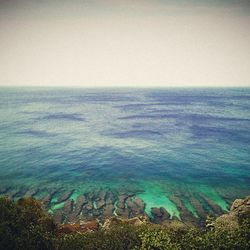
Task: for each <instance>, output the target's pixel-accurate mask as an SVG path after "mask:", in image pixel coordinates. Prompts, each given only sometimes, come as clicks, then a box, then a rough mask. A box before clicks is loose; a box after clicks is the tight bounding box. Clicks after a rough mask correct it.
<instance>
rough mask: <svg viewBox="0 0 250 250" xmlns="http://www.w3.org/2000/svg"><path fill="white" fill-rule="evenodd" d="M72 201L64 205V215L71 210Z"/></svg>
mask: <svg viewBox="0 0 250 250" xmlns="http://www.w3.org/2000/svg"><path fill="white" fill-rule="evenodd" d="M73 204H74V200H67V201H66V202H65V203H64V207H63V211H64V213H65V214H66V215H68V214H70V213H71V212H72V209H73Z"/></svg>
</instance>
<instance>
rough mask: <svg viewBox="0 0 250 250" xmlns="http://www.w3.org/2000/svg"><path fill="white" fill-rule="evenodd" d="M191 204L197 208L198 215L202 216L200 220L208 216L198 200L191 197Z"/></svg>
mask: <svg viewBox="0 0 250 250" xmlns="http://www.w3.org/2000/svg"><path fill="white" fill-rule="evenodd" d="M190 202H191V204H192V205H193V207H194V208H195V210H196V212H197V213H198V215H199V216H200V218H202V219H205V218H206V216H207V213H206V212H205V210H204V209H203V207H202V205H201V203H200V202H199V200H197V199H196V198H194V197H193V196H191V197H190Z"/></svg>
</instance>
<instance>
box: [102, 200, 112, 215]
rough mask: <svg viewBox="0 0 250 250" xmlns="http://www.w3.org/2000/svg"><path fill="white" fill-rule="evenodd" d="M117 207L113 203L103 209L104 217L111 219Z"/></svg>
mask: <svg viewBox="0 0 250 250" xmlns="http://www.w3.org/2000/svg"><path fill="white" fill-rule="evenodd" d="M114 210H115V206H114V204H112V203H109V204H106V206H104V208H103V216H104V217H111V216H113V215H114V214H113V213H114Z"/></svg>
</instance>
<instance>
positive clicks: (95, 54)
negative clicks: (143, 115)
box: [0, 0, 250, 87]
mask: <svg viewBox="0 0 250 250" xmlns="http://www.w3.org/2000/svg"><path fill="white" fill-rule="evenodd" d="M0 85H2V86H3V85H4V86H21V85H32V86H82V87H98V86H103V87H104V86H115V87H119V86H128V87H133V86H134V87H154V86H162V87H178V86H249V87H250V1H249V0H246V1H244V0H208V1H205V0H189V1H188V0H187V1H184V0H179V1H177V0H176V1H174V0H172V1H171V0H165V1H164V0H134V1H132V0H123V1H122V0H82V1H81V0H68V1H67V0H54V1H53V0H37V1H35V0H33V1H32V0H16V1H15V0H0Z"/></svg>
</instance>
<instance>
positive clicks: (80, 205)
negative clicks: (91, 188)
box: [75, 195, 88, 215]
mask: <svg viewBox="0 0 250 250" xmlns="http://www.w3.org/2000/svg"><path fill="white" fill-rule="evenodd" d="M87 202H88V201H87V199H86V197H85V196H84V195H80V196H78V197H77V199H76V206H75V213H76V214H77V215H79V214H80V213H81V211H82V208H83V205H84V204H86V203H87Z"/></svg>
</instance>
